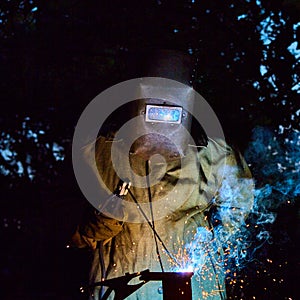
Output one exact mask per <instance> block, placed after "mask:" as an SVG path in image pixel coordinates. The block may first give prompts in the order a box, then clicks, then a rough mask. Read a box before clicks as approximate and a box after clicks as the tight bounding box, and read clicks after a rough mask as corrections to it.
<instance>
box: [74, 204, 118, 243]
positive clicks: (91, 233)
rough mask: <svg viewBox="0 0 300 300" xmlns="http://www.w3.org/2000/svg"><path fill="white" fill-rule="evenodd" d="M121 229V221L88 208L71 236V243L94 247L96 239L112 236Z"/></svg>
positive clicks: (105, 238) (102, 239) (106, 238)
mask: <svg viewBox="0 0 300 300" xmlns="http://www.w3.org/2000/svg"><path fill="white" fill-rule="evenodd" d="M122 229H123V223H122V222H120V221H118V220H115V219H112V218H109V217H107V216H105V215H103V214H101V213H99V212H97V211H95V210H92V209H90V210H89V211H88V213H86V215H85V216H84V218H83V220H82V222H81V223H80V224H79V225H78V226H77V228H76V231H75V233H74V234H73V236H72V245H73V246H75V247H78V248H85V247H91V248H95V247H96V244H97V242H98V241H105V240H109V239H111V238H113V237H114V236H116V235H117V234H118V233H119V232H121V231H122Z"/></svg>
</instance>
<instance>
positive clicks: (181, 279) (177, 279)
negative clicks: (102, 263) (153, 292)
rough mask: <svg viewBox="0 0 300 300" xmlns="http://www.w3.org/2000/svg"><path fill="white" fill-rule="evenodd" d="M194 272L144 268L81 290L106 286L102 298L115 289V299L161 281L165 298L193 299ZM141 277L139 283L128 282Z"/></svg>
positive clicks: (102, 299)
mask: <svg viewBox="0 0 300 300" xmlns="http://www.w3.org/2000/svg"><path fill="white" fill-rule="evenodd" d="M193 274H194V273H193V272H150V271H149V270H144V271H142V272H137V273H132V274H129V273H126V274H125V275H124V276H120V277H116V278H112V279H107V280H102V281H99V282H96V283H94V284H92V285H89V286H88V287H86V288H82V290H81V291H85V290H89V291H92V290H93V289H94V288H95V287H96V286H106V287H107V290H106V292H105V293H104V295H103V296H102V298H101V300H106V299H108V297H109V295H110V294H111V293H112V292H113V291H114V293H115V296H114V300H123V299H125V298H126V297H128V296H129V295H131V294H132V293H134V292H135V291H137V290H138V289H139V288H140V287H142V286H143V285H144V284H146V283H147V282H149V281H161V282H162V287H163V300H174V299H178V300H192V286H191V278H192V276H193ZM138 276H140V277H139V279H140V280H141V282H140V283H138V284H128V283H129V282H130V281H131V280H132V279H133V278H135V277H138Z"/></svg>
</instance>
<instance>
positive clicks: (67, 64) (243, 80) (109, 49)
mask: <svg viewBox="0 0 300 300" xmlns="http://www.w3.org/2000/svg"><path fill="white" fill-rule="evenodd" d="M299 12H300V6H299V2H298V1H296V0H287V1H281V0H276V1H263V0H262V1H253V0H231V1H229V0H228V1H227V0H225V1H221V0H218V1H217V0H216V1H209V0H201V1H197V0H195V1H183V0H181V1H164V0H161V1H159V0H157V1H154V0H153V1H148V0H146V1H131V0H130V1H114V0H111V1H96V0H90V1H83V0H77V1H76V0H63V1H54V0H48V1H38V0H35V1H34V0H28V1H26V0H24V1H20V0H10V1H8V0H2V1H1V3H0V92H1V93H0V95H1V113H0V124H1V136H0V179H1V201H0V240H1V244H0V298H1V299H14V300H16V299H85V297H84V296H83V295H81V294H80V292H79V287H80V286H81V285H82V284H85V283H86V280H87V275H88V263H89V260H90V253H89V252H88V251H85V250H82V249H70V248H66V245H68V242H69V239H70V236H71V234H72V232H73V231H74V229H75V227H76V224H77V222H78V221H79V220H80V216H81V209H82V206H83V205H84V203H85V202H86V200H85V199H84V197H83V195H82V194H81V192H80V190H79V188H78V186H77V183H76V180H75V178H74V174H73V170H72V163H71V143H72V135H73V132H74V128H75V126H76V122H77V120H78V118H79V116H80V114H81V112H82V111H83V109H84V108H85V106H86V105H87V104H88V103H89V102H90V101H91V100H92V99H93V98H94V97H95V96H96V95H98V94H99V93H100V92H101V91H103V90H104V89H106V88H108V87H110V86H111V85H113V84H116V83H118V82H120V81H122V80H124V79H128V77H126V74H128V68H129V69H130V66H128V64H127V65H126V64H125V61H126V57H127V56H128V55H130V54H132V53H135V51H137V50H139V49H149V47H156V48H157V47H158V48H169V49H178V50H182V51H185V52H187V53H190V54H191V55H193V56H194V57H195V58H197V61H198V62H197V65H196V66H195V71H196V73H195V89H196V90H197V91H198V92H199V93H200V94H201V95H202V96H204V98H205V99H206V100H207V101H208V102H209V103H210V104H211V106H212V107H213V108H214V110H215V112H216V113H217V115H218V117H219V119H220V121H221V123H222V125H223V129H224V131H225V134H226V138H227V139H228V141H229V142H230V143H232V144H234V145H237V146H238V147H239V149H240V151H241V152H242V153H243V154H245V155H246V157H247V161H248V163H249V165H250V168H251V170H252V172H253V175H254V177H255V179H256V183H257V186H258V187H260V188H261V187H265V186H266V185H270V186H273V187H275V188H274V189H273V192H272V193H271V194H270V195H268V197H267V198H268V199H267V200H268V204H267V205H264V209H269V210H270V211H272V213H274V214H276V219H275V221H274V222H272V223H266V224H265V225H263V228H262V227H260V226H262V225H259V228H260V229H261V230H265V231H267V232H268V234H269V236H268V238H265V239H264V240H263V241H262V240H259V241H258V240H257V239H256V238H255V236H256V235H257V232H255V230H254V229H253V230H252V231H251V230H250V232H251V233H253V238H252V239H253V242H252V244H251V245H252V246H251V247H250V248H251V249H250V250H251V251H250V252H251V253H252V254H251V255H250V258H249V262H248V263H246V264H245V265H243V266H241V267H240V268H238V270H237V271H236V274H231V275H232V276H233V277H231V279H229V280H228V295H229V299H296V298H297V295H299V293H298V287H297V282H298V280H297V278H298V276H299V273H298V272H297V271H298V268H299V259H298V254H297V253H298V252H299V250H300V249H299V245H298V240H299V237H300V234H299V232H300V230H299V194H300V192H299V191H298V190H297V188H298V189H299V190H300V187H298V185H297V184H298V183H299V177H297V174H298V170H299V164H298V165H297V162H299V157H300V152H299V151H298V150H297V149H298V148H299V144H297V141H298V135H299V131H298V130H299V114H300V112H299V108H300V105H299V93H300V87H299V56H300V54H299V51H300V49H299V48H297V47H299V45H298V44H297V41H298V40H299V30H300V26H298V25H297V24H299V21H300V20H299ZM291 45H292V46H291ZM297 84H298V85H297ZM103 105H105V103H104V104H103ZM257 130H258V131H257ZM266 131H267V132H268V133H269V136H268V134H267V137H266V135H263V136H264V138H263V139H262V138H261V136H260V138H259V137H258V135H257V134H256V135H255V134H254V135H253V133H257V132H260V133H261V132H266ZM297 134H298V135H297ZM268 137H269V140H273V141H274V138H275V140H276V141H277V142H278V144H276V147H278V149H279V151H278V152H279V153H280V156H278V155H277V154H274V153H273V152H272V153H273V154H272V155H271V152H270V151H269V150H270V149H269V148H268V146H269V145H268V143H267V142H266V141H268ZM270 137H271V138H270ZM292 140H293V142H294V144H293V143H292V144H293V145H294V146H293V147H290V146H291V145H290V144H289V145H290V146H288V145H287V143H288V142H287V141H292ZM257 145H258V146H260V147H261V148H260V150H259V151H258V150H257V149H258V146H257ZM249 149H250V150H249ZM276 149H277V148H276ZM268 151H269V152H268ZM297 151H298V152H297ZM289 159H290V160H289ZM278 163H279V164H282V165H283V168H285V169H284V170H285V171H284V172H283V173H284V174H285V177H283V173H282V172H279V171H280V170H279V169H280V168H279V167H280V166H281V165H280V166H279V165H278ZM274 166H276V168H275V169H274ZM297 166H298V167H297ZM277 167H278V168H277ZM270 170H271V171H270ZM292 171H294V172H292ZM295 174H296V175H295ZM289 179H290V180H289ZM291 182H293V183H292V184H294V186H293V187H291V189H289V190H288V191H287V192H282V191H279V190H278V189H276V187H278V186H279V185H280V184H281V185H285V184H291ZM274 191H275V192H274ZM270 203H271V204H270ZM274 203H275V204H274ZM250 218H251V216H250ZM249 222H250V223H251V228H252V227H253V226H255V217H253V216H252V220H250V221H249ZM250 236H251V235H250ZM255 250H256V251H255ZM232 278H233V279H232Z"/></svg>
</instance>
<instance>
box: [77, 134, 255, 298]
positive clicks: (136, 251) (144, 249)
mask: <svg viewBox="0 0 300 300" xmlns="http://www.w3.org/2000/svg"><path fill="white" fill-rule="evenodd" d="M118 143H119V145H118V155H119V156H120V157H119V158H114V159H117V160H118V159H120V161H121V160H122V158H123V157H124V156H127V155H128V154H127V153H123V151H122V149H123V147H122V142H118ZM111 146H112V141H110V140H109V139H107V138H104V137H101V138H99V139H98V141H97V144H96V162H97V169H98V172H99V174H100V176H101V177H102V179H103V182H104V183H105V185H106V189H107V188H108V189H107V190H110V191H114V190H115V188H116V186H117V185H118V182H119V177H118V175H117V174H116V173H115V170H114V167H113V165H112V160H111V151H110V150H111ZM183 160H184V163H182V162H181V163H180V160H179V159H178V160H173V161H170V162H168V163H167V169H166V173H165V175H164V176H163V177H162V179H161V180H160V181H159V183H157V184H156V185H154V186H152V187H151V189H150V196H151V200H152V203H153V210H154V226H155V230H156V232H157V234H158V235H159V237H160V239H161V241H163V243H164V244H165V246H166V249H164V248H163V246H162V244H161V242H160V241H159V240H157V244H158V248H159V254H160V257H161V261H162V265H163V268H164V271H178V270H180V269H181V268H182V269H184V267H186V265H188V264H189V263H190V262H191V260H193V259H196V258H197V255H196V256H195V255H194V256H192V258H187V256H188V255H187V253H186V250H185V248H186V245H187V247H188V248H189V247H190V248H191V247H192V248H193V246H191V243H196V244H197V240H195V235H196V233H197V230H199V228H200V229H201V230H202V231H203V230H204V231H206V232H207V233H209V234H207V235H206V237H204V238H203V239H209V241H205V242H204V243H203V242H202V241H201V239H200V240H199V243H198V245H196V249H195V250H194V251H196V252H197V251H198V252H199V251H203V253H202V254H203V255H202V258H201V259H199V262H197V261H196V262H195V261H194V262H193V261H192V263H194V267H195V263H196V264H197V263H198V264H199V265H198V268H196V269H194V273H195V275H194V276H193V279H192V290H193V300H194V299H213V300H216V299H226V292H225V284H224V278H225V272H226V265H225V266H224V252H223V248H222V243H221V242H220V241H219V240H218V238H217V236H216V235H215V234H214V228H213V226H212V224H211V218H210V214H209V213H210V211H211V210H212V208H217V209H219V208H220V209H223V212H224V209H225V210H226V209H227V210H228V213H223V214H221V217H220V220H219V222H220V225H219V226H222V228H223V233H224V232H225V233H226V234H228V236H229V235H231V234H234V232H235V231H236V230H238V228H235V226H234V224H236V223H235V221H234V219H235V218H237V219H240V218H244V217H245V216H246V214H247V212H249V210H250V209H251V206H252V204H253V197H252V181H251V174H250V171H249V169H248V167H247V165H246V163H245V161H244V160H243V158H242V157H241V156H240V155H239V154H238V153H237V152H235V151H233V149H232V148H231V147H229V146H228V145H227V144H226V143H225V142H224V141H222V140H217V141H214V140H211V139H209V141H208V145H207V146H206V147H202V148H200V149H199V148H197V147H190V148H189V151H188V152H187V155H186V157H185V158H184V159H183ZM130 164H131V168H132V170H134V171H135V172H136V173H137V174H138V175H140V176H143V175H145V161H143V159H142V158H141V157H135V156H134V155H133V156H132V157H130ZM132 170H123V171H122V172H124V174H123V175H124V176H126V172H132ZM151 170H152V171H153V172H158V173H159V172H161V170H160V165H159V164H158V165H156V166H155V165H151ZM180 172H182V173H180ZM180 174H183V175H181V176H183V178H181V180H180V181H178V178H179V177H180ZM223 182H225V183H226V185H225V187H224V186H223ZM245 182H246V183H247V184H244V183H245ZM240 183H241V184H240ZM224 189H226V191H224ZM130 191H131V193H132V195H134V197H135V199H136V200H137V201H138V202H139V203H144V202H146V203H148V204H149V197H150V196H149V190H148V189H147V188H137V187H135V185H134V184H133V186H132V187H131V189H130ZM171 191H173V193H172V196H170V198H169V199H167V200H166V201H167V202H162V203H160V199H161V198H162V197H165V196H166V195H168V194H169V193H171ZM231 192H232V193H234V199H229V198H230V196H228V193H229V194H231ZM107 195H109V192H108V193H107ZM175 198H176V199H175ZM126 201H128V202H131V204H134V202H133V199H132V197H131V196H130V195H129V194H127V196H126ZM155 203H158V204H157V205H156V206H155ZM166 203H167V204H166ZM149 205H150V204H149ZM133 207H134V208H133V209H130V211H126V210H124V215H123V220H115V219H112V218H110V217H108V216H105V215H103V214H101V213H100V214H95V215H94V216H93V217H92V218H91V219H90V220H89V221H88V222H86V223H84V224H81V225H80V229H79V231H80V234H81V235H82V236H85V237H88V238H90V239H95V240H96V241H99V244H100V245H101V246H100V249H96V250H95V253H94V261H93V265H92V268H91V283H93V282H97V281H100V280H101V279H102V278H104V277H105V278H106V279H110V278H116V277H119V276H123V275H124V274H125V273H127V272H129V273H134V272H140V271H143V270H145V269H149V270H150V271H153V272H154V271H155V272H160V271H161V266H160V262H159V259H158V255H157V250H156V243H155V239H154V234H153V231H152V229H151V227H150V226H149V224H148V222H146V220H144V219H143V216H142V214H141V212H140V210H139V208H138V207H137V206H136V205H135V204H134V206H133ZM147 207H148V205H147ZM164 211H165V212H166V213H165V214H164V213H163V212H164ZM146 214H147V216H148V219H149V221H150V222H152V219H151V211H150V210H148V211H147V212H146ZM157 216H158V217H157ZM156 217H157V218H156ZM226 234H225V235H226ZM223 236H224V234H223ZM202 246H203V247H202ZM201 247H202V248H203V249H201ZM190 248H189V249H190ZM189 253H191V252H189ZM99 255H100V258H99ZM195 257H196V258H195ZM198 258H199V257H198ZM177 263H179V264H180V265H181V268H180V267H178V264H177ZM161 286H162V284H161V282H159V281H154V282H148V283H146V284H145V285H143V286H142V287H141V288H140V289H139V290H137V291H136V292H135V293H133V294H132V295H130V296H129V297H128V298H126V299H130V300H133V299H146V300H157V299H163V295H162V292H161ZM120 288H121V287H120ZM174 288H176V287H174ZM98 290H99V287H97V288H96V289H95V291H94V293H93V296H92V298H91V299H99V298H98ZM110 299H112V298H110Z"/></svg>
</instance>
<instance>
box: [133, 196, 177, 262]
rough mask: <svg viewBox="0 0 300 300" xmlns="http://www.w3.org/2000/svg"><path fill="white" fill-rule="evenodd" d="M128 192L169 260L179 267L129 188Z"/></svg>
mask: <svg viewBox="0 0 300 300" xmlns="http://www.w3.org/2000/svg"><path fill="white" fill-rule="evenodd" d="M128 194H129V195H130V197H131V198H132V200H133V201H134V203H135V204H136V205H137V207H138V209H139V210H140V212H141V214H142V215H143V217H144V218H145V220H146V222H147V223H148V225H149V226H150V228H151V230H152V231H153V233H154V235H155V236H156V237H157V239H158V240H159V241H160V243H161V245H162V246H163V248H164V249H165V251H166V253H167V255H168V256H169V257H170V258H171V260H172V261H173V262H174V263H175V264H176V265H177V266H179V267H180V264H179V263H178V261H177V260H176V258H175V257H174V256H173V255H172V254H171V253H170V251H169V250H168V248H167V247H166V245H165V243H164V242H163V240H162V239H161V238H160V236H159V235H158V233H157V231H156V229H155V228H153V226H152V224H151V222H150V220H149V218H148V217H147V215H146V214H145V212H144V211H143V209H142V208H141V206H140V205H139V202H138V201H137V199H136V198H135V196H134V195H133V193H132V192H131V190H128Z"/></svg>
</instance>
